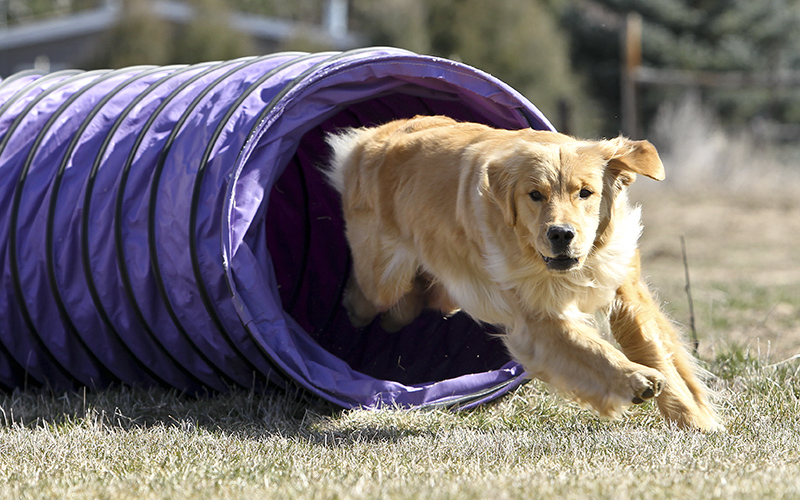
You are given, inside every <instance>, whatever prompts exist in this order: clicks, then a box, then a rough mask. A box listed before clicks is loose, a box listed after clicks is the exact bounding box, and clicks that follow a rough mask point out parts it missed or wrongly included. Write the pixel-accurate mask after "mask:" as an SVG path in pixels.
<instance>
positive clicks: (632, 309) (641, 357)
mask: <svg viewBox="0 0 800 500" xmlns="http://www.w3.org/2000/svg"><path fill="white" fill-rule="evenodd" d="M609 320H610V324H611V331H612V333H613V334H614V338H615V339H616V340H617V342H618V343H619V345H620V348H621V349H622V351H623V352H624V353H625V355H626V356H627V357H628V358H629V359H630V360H631V361H634V362H637V363H641V364H643V365H646V366H650V367H652V368H655V369H656V370H658V371H660V372H661V373H663V374H664V376H665V377H666V386H665V388H664V390H663V391H662V392H661V394H660V395H659V396H658V398H656V401H657V402H658V408H659V410H660V411H661V413H662V415H664V417H665V418H666V419H667V420H668V421H670V422H675V423H676V424H677V425H679V426H680V427H684V428H694V429H701V430H720V429H722V426H721V425H720V423H719V419H718V417H717V415H716V412H715V410H714V407H713V406H712V405H711V403H710V402H709V397H708V393H709V391H708V389H707V388H706V386H705V385H704V384H703V382H702V380H701V373H702V370H701V369H700V368H699V367H698V366H697V363H696V362H695V360H694V359H693V358H692V356H691V355H690V354H689V352H688V351H687V349H686V347H685V345H684V343H683V342H682V340H681V338H680V336H679V334H678V332H677V330H676V329H675V328H674V326H673V325H672V323H671V322H670V321H669V319H667V318H666V316H664V314H663V313H662V312H661V310H660V308H659V307H658V305H657V304H656V302H655V300H654V299H653V297H652V295H651V294H650V291H649V290H648V288H647V286H646V285H645V284H644V283H643V282H642V280H641V278H640V267H639V259H638V255H637V257H636V259H635V262H634V265H633V266H632V268H631V273H630V275H629V276H628V280H627V281H626V283H624V284H623V285H622V286H621V287H620V288H619V290H618V291H617V297H616V300H615V303H614V306H613V308H612V311H611V314H610V316H609Z"/></svg>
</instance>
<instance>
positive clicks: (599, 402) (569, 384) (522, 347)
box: [505, 317, 664, 417]
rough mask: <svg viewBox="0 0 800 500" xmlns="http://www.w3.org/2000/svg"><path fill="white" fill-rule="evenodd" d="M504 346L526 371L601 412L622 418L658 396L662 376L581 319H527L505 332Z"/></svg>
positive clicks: (662, 384) (661, 385) (604, 414)
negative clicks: (632, 405)
mask: <svg viewBox="0 0 800 500" xmlns="http://www.w3.org/2000/svg"><path fill="white" fill-rule="evenodd" d="M505 339H506V344H507V346H508V349H509V351H510V352H511V354H512V355H513V356H514V357H515V358H516V359H517V360H519V361H520V362H521V363H522V364H523V366H525V369H526V370H527V371H528V373H529V374H530V375H532V376H535V377H536V378H539V379H542V380H544V381H545V382H547V383H549V384H551V385H553V386H554V387H555V388H556V389H558V390H559V391H561V392H564V393H566V394H567V395H568V396H569V397H571V398H572V399H575V400H576V401H578V402H579V403H582V404H587V405H589V406H591V407H592V408H594V409H595V410H596V411H597V412H598V413H600V414H601V415H603V416H608V417H619V416H621V414H622V412H623V411H624V410H625V408H626V407H628V406H630V405H631V404H635V403H641V402H643V401H645V400H647V399H652V398H653V397H655V396H658V395H659V393H660V392H661V390H662V388H663V386H664V376H663V375H662V374H661V373H660V372H658V371H657V370H654V369H653V368H649V367H647V366H643V365H641V364H638V363H634V362H632V361H630V360H629V359H628V358H626V357H625V355H624V354H622V353H621V352H620V351H619V350H618V349H616V348H615V347H614V346H612V345H611V344H610V343H608V342H607V341H606V340H604V339H603V338H602V337H601V336H600V335H599V333H598V332H597V330H596V329H595V328H594V327H593V326H592V325H590V324H589V323H587V322H585V321H583V320H582V319H580V318H574V319H573V318H550V317H539V318H535V319H534V318H531V317H528V318H526V319H524V320H522V319H521V320H520V321H517V322H516V323H515V325H514V326H513V327H512V328H510V329H509V330H508V331H507V334H506V337H505Z"/></svg>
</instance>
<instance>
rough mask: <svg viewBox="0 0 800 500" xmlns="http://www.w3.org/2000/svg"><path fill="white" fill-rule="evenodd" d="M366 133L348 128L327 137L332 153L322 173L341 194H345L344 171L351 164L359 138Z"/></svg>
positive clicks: (358, 129) (362, 130) (326, 140)
mask: <svg viewBox="0 0 800 500" xmlns="http://www.w3.org/2000/svg"><path fill="white" fill-rule="evenodd" d="M363 132H364V129H361V128H347V129H343V130H340V131H338V132H333V133H330V134H328V135H327V136H326V137H325V142H326V143H327V144H328V146H329V147H330V148H331V150H332V153H331V156H330V161H329V162H328V165H327V167H323V168H322V173H323V174H324V175H325V178H326V179H327V180H328V183H329V184H330V185H331V186H332V187H333V188H334V189H335V190H336V191H338V192H339V193H340V194H341V193H343V192H344V170H345V168H346V167H347V165H348V164H350V163H351V157H352V155H353V151H354V150H355V148H356V146H357V145H358V143H359V137H360V136H361V134H362V133H363Z"/></svg>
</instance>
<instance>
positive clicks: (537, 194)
mask: <svg viewBox="0 0 800 500" xmlns="http://www.w3.org/2000/svg"><path fill="white" fill-rule="evenodd" d="M529 196H530V197H531V199H532V200H533V201H544V195H543V194H542V193H540V192H539V191H531V192H530V194H529Z"/></svg>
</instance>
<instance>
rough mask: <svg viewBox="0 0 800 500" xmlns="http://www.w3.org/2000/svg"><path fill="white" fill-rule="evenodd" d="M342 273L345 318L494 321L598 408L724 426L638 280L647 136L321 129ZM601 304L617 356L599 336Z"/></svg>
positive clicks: (543, 375)
mask: <svg viewBox="0 0 800 500" xmlns="http://www.w3.org/2000/svg"><path fill="white" fill-rule="evenodd" d="M328 142H329V144H330V145H331V147H332V148H333V151H334V153H333V158H332V161H331V166H330V168H329V169H328V170H327V171H326V174H327V176H328V178H329V181H330V183H331V184H332V185H333V186H334V187H335V188H336V190H337V191H339V192H340V193H341V196H342V206H343V211H344V217H345V222H346V226H347V239H348V242H349V244H350V248H351V252H352V256H353V273H352V275H351V277H350V280H349V283H348V286H347V290H346V292H345V297H344V305H345V307H346V309H347V311H348V314H349V316H350V319H351V321H352V322H353V324H354V325H355V326H365V325H367V324H369V323H370V322H371V321H372V320H373V319H374V317H375V316H376V315H378V314H380V316H381V318H380V320H381V324H382V325H383V327H384V328H385V329H386V330H389V331H394V330H398V329H400V328H401V327H403V326H404V325H406V324H408V323H410V322H411V321H412V320H413V319H414V318H415V317H416V316H417V315H418V314H419V313H420V312H421V310H422V309H423V308H435V309H440V310H442V311H443V312H444V313H445V314H452V313H454V312H455V311H457V310H459V309H461V310H463V311H465V312H466V313H467V314H469V315H470V316H472V317H473V318H474V319H476V320H478V321H482V322H486V323H492V324H495V325H500V326H502V327H503V328H504V331H505V335H504V336H503V338H504V341H505V344H506V346H507V348H508V350H509V352H510V353H511V355H512V356H513V357H514V358H515V359H517V360H518V361H519V362H521V363H522V364H523V366H524V367H525V369H526V370H527V372H528V373H529V375H531V376H535V377H537V378H540V379H542V380H544V381H546V382H548V383H550V384H552V385H553V386H555V387H556V388H557V389H559V390H560V391H562V392H564V393H566V394H567V395H568V396H570V397H572V398H573V399H575V400H577V401H579V402H580V403H582V404H586V405H589V406H591V407H592V408H594V409H595V410H596V411H597V412H599V413H600V414H602V415H606V416H611V417H617V416H619V415H621V414H622V413H623V412H624V410H625V408H626V407H627V406H629V405H631V404H634V403H641V402H643V401H645V400H648V399H652V398H656V400H657V402H658V407H659V409H660V410H661V413H662V414H663V415H664V417H665V418H666V419H667V420H668V421H670V422H674V423H676V424H678V425H679V426H682V427H685V428H697V429H703V430H715V429H719V428H720V424H719V423H718V419H717V416H716V414H715V412H714V409H713V407H712V406H711V405H710V403H709V401H708V396H707V393H708V391H707V389H706V388H705V386H704V385H703V383H702V382H701V380H700V377H699V375H700V370H699V369H698V368H697V367H696V365H695V363H694V362H693V359H692V357H691V356H690V355H689V354H688V353H687V352H686V349H685V348H684V345H683V343H682V342H681V340H680V338H679V336H678V333H677V332H676V330H675V329H674V328H673V327H672V325H671V324H670V322H669V320H667V319H666V318H665V317H664V315H663V314H662V313H661V311H660V310H659V307H658V305H657V304H656V303H655V301H654V300H653V299H652V297H651V294H650V292H649V291H648V289H647V287H646V285H645V284H644V283H643V282H642V280H641V278H640V268H639V254H638V250H637V240H638V238H639V234H640V232H641V223H640V212H639V209H638V207H637V208H632V207H631V206H630V205H629V203H628V200H627V186H628V185H629V184H630V183H631V182H632V181H633V180H634V178H635V177H636V174H641V175H645V176H648V177H651V178H653V179H657V180H661V179H662V178H663V176H664V170H663V166H662V164H661V160H660V159H659V157H658V153H657V152H656V150H655V148H654V147H653V146H652V145H651V144H650V143H649V142H647V141H631V140H628V139H625V138H622V137H619V138H616V139H612V140H604V141H581V140H576V139H574V138H571V137H568V136H565V135H562V134H558V133H555V132H545V131H535V130H530V129H525V130H514V131H510V130H497V129H493V128H490V127H487V126H484V125H480V124H475V123H458V122H456V121H454V120H452V119H450V118H446V117H441V116H432V117H416V118H413V119H410V120H397V121H393V122H391V123H387V124H385V125H383V126H380V127H375V128H360V129H350V130H348V131H345V132H343V133H341V134H338V135H331V136H329V138H328ZM599 314H602V315H605V316H606V317H607V318H608V322H609V324H610V327H611V331H612V333H613V335H614V338H615V339H616V341H617V343H618V344H619V346H620V348H621V351H620V350H619V349H616V348H615V347H613V346H612V345H611V344H610V343H609V342H608V341H606V340H604V339H603V338H602V336H601V335H600V334H599V333H598V330H597V326H596V316H598V315H599Z"/></svg>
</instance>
